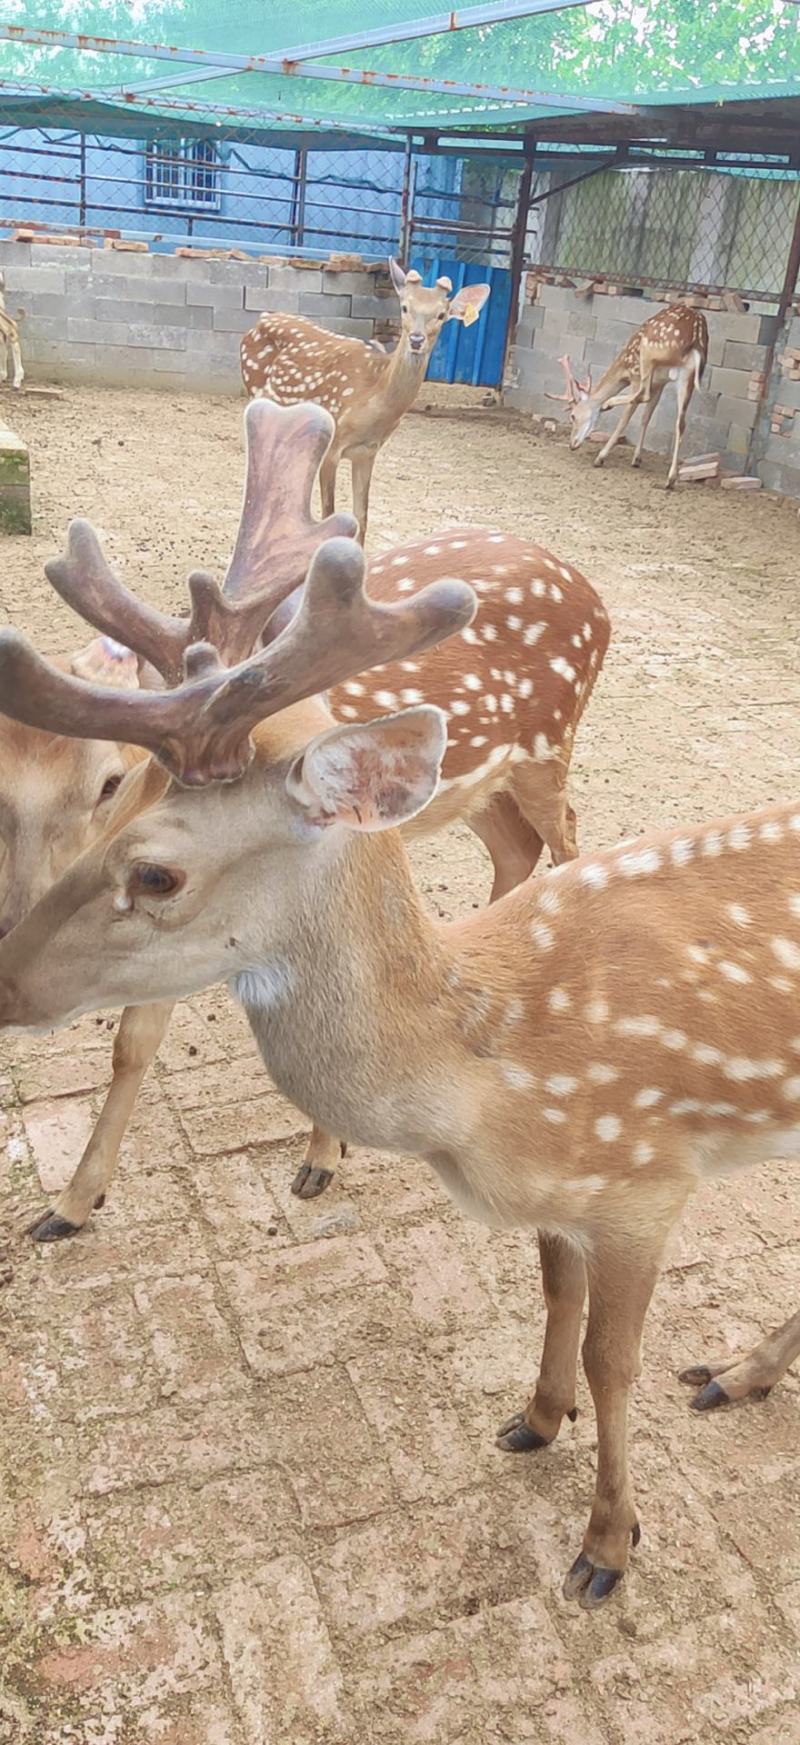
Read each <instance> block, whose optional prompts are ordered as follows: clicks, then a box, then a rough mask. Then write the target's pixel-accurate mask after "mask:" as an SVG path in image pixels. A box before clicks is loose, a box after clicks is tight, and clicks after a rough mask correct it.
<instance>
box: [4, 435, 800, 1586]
mask: <svg viewBox="0 0 800 1745" xmlns="http://www.w3.org/2000/svg"><path fill="white" fill-rule="evenodd" d="M256 410H257V409H256V408H254V407H251V408H250V409H249V413H248V428H249V432H250V440H251V445H252V444H255V445H258V443H259V442H260V440H262V439H264V440H267V437H268V434H269V424H265V423H263V422H261V421H257V420H256V419H255V418H254V417H253V416H252V414H253V413H254V412H255V411H256ZM263 410H267V409H266V408H264V409H263ZM272 416H273V417H274V416H277V417H280V416H281V415H280V414H279V413H278V414H272ZM244 548H245V549H247V548H248V541H247V540H245V541H244ZM69 561H70V558H69V557H68V559H67V563H69ZM248 561H249V562H251V563H252V565H253V569H254V572H255V570H256V569H257V562H258V552H257V548H256V547H255V546H254V545H253V544H252V542H250V544H249V559H248ZM364 572H365V565H364V556H363V552H362V550H361V548H360V546H358V545H357V544H356V543H355V542H354V541H350V540H341V539H336V540H331V541H328V542H326V543H325V544H324V545H323V546H321V547H320V549H319V550H318V551H317V553H316V555H315V556H314V558H313V560H312V562H311V565H310V568H309V573H308V577H307V580H306V583H305V588H304V591H303V597H302V603H301V605H300V608H299V610H298V611H296V612H295V613H294V615H293V616H292V617H291V618H290V621H289V623H288V624H287V625H286V627H285V628H284V630H283V631H282V632H281V633H280V634H279V635H278V636H277V637H276V638H275V639H274V640H273V641H271V642H269V643H268V644H267V645H266V646H265V647H263V648H261V649H260V650H258V651H257V652H256V653H255V654H252V655H250V656H249V657H248V658H245V659H244V660H243V661H241V662H240V663H239V664H237V665H234V666H233V667H231V666H230V665H229V664H228V658H227V657H228V655H229V653H230V649H231V648H232V647H233V646H235V643H236V635H235V630H236V626H235V623H232V622H231V619H232V614H231V613H227V614H226V613H224V612H222V611H219V610H218V611H217V613H216V617H215V622H214V623H213V624H212V622H211V614H210V613H209V612H208V611H206V612H205V613H199V614H198V613H197V611H195V614H194V616H193V622H194V624H195V627H197V628H199V627H200V625H199V619H200V618H202V617H205V622H206V624H207V626H208V629H209V631H211V632H212V635H211V636H210V637H209V638H208V639H206V640H203V641H200V642H197V643H195V644H194V645H192V646H190V647H188V648H187V649H186V651H185V654H184V661H183V668H184V673H183V678H182V680H181V681H180V682H179V683H178V684H177V685H175V686H174V687H173V688H172V689H171V690H168V691H163V692H158V691H151V692H147V691H125V692H123V691H110V690H109V689H107V688H105V687H102V686H99V685H93V684H90V683H87V682H85V681H81V680H79V679H76V678H74V677H72V676H71V675H67V674H65V673H63V672H61V671H59V670H57V669H56V668H55V667H53V666H52V665H50V664H49V663H48V662H47V661H45V660H43V659H42V658H41V657H40V656H38V655H37V654H36V652H35V651H34V649H33V648H32V647H31V645H30V644H29V643H28V642H27V640H26V639H25V638H24V637H23V636H21V635H19V634H18V633H17V632H15V631H11V630H6V631H4V632H3V633H2V635H0V697H2V707H3V710H4V711H5V712H6V713H7V714H8V715H9V716H10V717H11V718H12V719H18V720H22V721H24V722H26V723H27V724H28V725H31V726H36V727H39V728H40V729H41V730H43V731H49V732H53V733H66V734H68V735H69V734H79V733H83V734H87V735H89V734H91V735H92V736H94V737H99V738H108V739H110V740H120V739H124V740H128V741H130V742H132V743H134V744H138V745H140V746H142V747H143V748H144V749H145V750H147V751H148V752H149V753H151V759H152V760H151V761H148V762H147V763H146V764H144V765H142V766H140V767H139V768H138V769H136V770H134V771H133V772H132V773H131V775H130V776H129V777H128V778H127V779H126V781H125V782H124V783H123V784H122V786H121V788H120V789H119V791H118V794H117V795H116V797H115V798H114V799H113V800H112V802H111V804H112V809H113V814H114V815H113V817H112V818H111V819H110V820H109V825H108V828H107V830H106V831H105V833H104V835H103V836H102V837H101V838H100V839H99V840H98V841H97V842H95V843H94V845H93V846H92V847H91V848H90V849H89V850H88V851H87V852H86V853H85V854H84V855H83V856H81V858H80V859H79V860H77V861H76V862H75V863H74V864H73V866H72V867H70V868H69V869H68V871H67V872H66V873H65V874H64V875H63V876H62V878H61V879H59V880H58V881H57V883H56V884H55V885H54V886H53V887H52V888H51V889H50V890H49V891H48V892H47V894H46V895H45V896H44V897H43V898H42V899H41V900H40V902H39V903H38V904H37V905H36V907H35V908H34V909H33V910H32V911H31V912H30V914H29V915H28V916H27V917H26V918H25V919H24V920H23V921H22V922H21V923H20V925H19V926H18V927H17V928H15V929H14V931H13V932H12V933H10V934H9V935H8V936H7V937H6V939H5V940H3V941H2V942H1V943H0V1025H3V1026H14V1027H22V1028H27V1027H32V1026H41V1025H47V1026H50V1025H53V1024H63V1023H65V1022H66V1021H68V1020H69V1019H70V1018H71V1017H73V1016H75V1015H77V1014H78V1013H80V1012H84V1011H89V1010H93V1009H96V1008H101V1007H108V1006H109V1005H114V1004H116V1005H122V1004H125V1003H128V1004H130V1003H132V1002H133V1003H137V1002H145V1001H156V1000H167V999H169V1000H174V999H177V998H179V997H181V996H184V995H189V994H192V993H195V992H198V991H199V990H200V989H201V988H204V987H207V986H209V985H211V984H213V983H215V982H219V981H226V982H227V983H228V984H229V985H230V986H231V987H232V989H233V990H234V992H235V994H236V996H237V997H238V999H239V1000H240V1001H241V1003H242V1005H243V1007H244V1009H245V1011H246V1013H247V1015H248V1018H249V1020H250V1024H251V1027H252V1029H253V1033H254V1035H255V1038H256V1041H257V1043H258V1046H259V1048H260V1051H261V1053H262V1056H263V1059H264V1062H265V1064H266V1066H267V1070H268V1071H269V1073H270V1075H271V1077H272V1079H273V1080H274V1082H275V1083H276V1084H277V1085H278V1087H279V1089H280V1090H281V1091H282V1092H283V1094H284V1095H285V1096H287V1097H290V1098H291V1099H292V1101H293V1102H295V1103H296V1104H299V1105H300V1106H301V1107H303V1108H305V1109H306V1110H307V1111H308V1112H309V1113H311V1114H312V1115H313V1117H314V1119H315V1120H316V1121H317V1122H318V1123H320V1125H322V1126H324V1127H326V1128H327V1129H328V1130H331V1131H336V1132H337V1133H340V1134H342V1135H343V1136H345V1137H346V1138H347V1139H349V1140H353V1141H356V1142H358V1143H361V1144H364V1145H368V1146H371V1147H373V1148H378V1149H381V1150H385V1151H389V1152H398V1153H412V1154H415V1155H417V1156H419V1157H421V1158H424V1159H426V1160H427V1161H428V1162H429V1163H430V1164H431V1165H432V1166H433V1168H434V1169H435V1170H436V1171H437V1172H438V1174H439V1176H440V1178H441V1179H442V1181H443V1183H444V1184H445V1186H446V1187H447V1189H448V1190H449V1192H450V1193H451V1194H452V1196H453V1197H454V1198H455V1200H456V1201H457V1202H459V1203H460V1204H461V1206H462V1207H463V1208H464V1210H465V1211H466V1212H468V1213H469V1214H470V1215H472V1216H476V1217H478V1218H480V1219H482V1220H484V1221H485V1222H487V1223H488V1224H490V1225H496V1226H506V1227H507V1226H513V1227H523V1228H528V1229H531V1230H533V1229H537V1230H538V1231H539V1232H540V1248H541V1255H542V1267H543V1274H544V1284H545V1296H546V1301H547V1309H548V1314H547V1328H546V1333H545V1341H544V1350H543V1354H542V1363H541V1369H540V1374H539V1379H538V1382H537V1386H536V1391H535V1393H534V1396H533V1398H532V1400H531V1401H530V1402H529V1404H528V1405H527V1406H526V1407H525V1408H524V1409H523V1410H522V1411H520V1412H518V1413H517V1414H516V1415H515V1416H514V1417H512V1418H511V1419H510V1420H509V1421H508V1422H507V1423H506V1424H505V1425H504V1426H503V1427H502V1429H501V1430H500V1432H499V1437H498V1441H499V1445H500V1447H501V1448H503V1449H505V1450H507V1451H509V1452H525V1451H529V1450H535V1449H538V1448H541V1447H543V1446H544V1445H546V1444H547V1443H549V1442H551V1441H552V1440H553V1438H554V1437H555V1436H556V1435H557V1433H558V1430H559V1427H560V1425H561V1423H562V1421H563V1419H564V1418H565V1417H570V1416H573V1415H574V1410H575V1386H576V1366H577V1355H578V1346H579V1337H580V1326H581V1314H582V1306H583V1301H584V1296H585V1295H586V1293H587V1289H588V1298H589V1319H588V1327H587V1332H586V1337H585V1341H584V1345H583V1359H584V1366H585V1370H586V1374H587V1378H588V1382H589V1387H590V1389H591V1393H592V1397H593V1401H594V1407H595V1413H596V1418H597V1434H598V1456H597V1475H596V1486H595V1495H594V1501H593V1504H592V1509H591V1514H590V1517H589V1522H588V1525H587V1529H586V1532H585V1534H584V1539H583V1545H582V1549H581V1551H580V1552H579V1554H578V1556H577V1558H576V1559H575V1561H574V1563H573V1564H572V1566H571V1568H570V1570H569V1571H568V1574H567V1576H566V1580H565V1591H566V1593H567V1594H568V1595H570V1596H576V1597H578V1598H579V1599H580V1601H581V1603H582V1604H583V1605H585V1606H588V1607H594V1606H597V1605H600V1604H601V1603H602V1602H603V1601H604V1600H605V1599H606V1598H607V1597H608V1595H609V1594H610V1592H611V1591H612V1589H613V1588H614V1586H615V1585H616V1583H617V1582H618V1581H619V1579H620V1577H621V1575H622V1574H623V1572H624V1570H625V1568H626V1566H627V1563H628V1558H629V1551H630V1545H631V1542H633V1543H636V1542H637V1541H638V1538H639V1527H638V1521H637V1513H636V1505H635V1502H634V1496H633V1490H632V1486H631V1481H630V1475H629V1470H628V1454H627V1411H628V1397H629V1392H630V1387H631V1384H632V1382H633V1380H634V1379H635V1377H636V1375H637V1373H638V1368H639V1352H640V1338H641V1332H642V1325H643V1321H644V1317H645V1313H646V1309H647V1306H648V1303H649V1300H650V1296H651V1293H652V1290H653V1287H654V1284H655V1281H656V1278H657V1275H658V1271H659V1266H660V1263H661V1259H662V1255H663V1252H664V1247H665V1243H666V1240H667V1237H668V1234H669V1232H670V1229H671V1228H672V1226H673V1224H674V1223H675V1221H676V1219H677V1218H678V1216H679V1214H680V1212H681V1210H682V1208H683V1206H684V1204H685V1202H686V1200H687V1198H688V1196H689V1195H690V1193H691V1192H692V1190H693V1188H695V1187H696V1186H697V1185H698V1183H699V1182H700V1181H701V1180H703V1179H704V1178H706V1177H708V1176H709V1175H714V1174H717V1173H719V1172H721V1171H727V1170H730V1169H733V1168H738V1167H741V1166H744V1165H746V1164H749V1163H754V1162H757V1161H759V1160H760V1159H763V1158H769V1157H775V1156H776V1155H786V1156H789V1155H796V1154H797V1153H798V1151H799V1150H800V1122H798V1112H799V1111H800V1071H799V1070H798V1052H797V1051H798V1047H800V1043H799V1042H798V1037H797V1034H796V1032H797V995H798V989H799V988H800V903H798V894H797V893H798V888H800V812H798V810H797V808H796V807H794V806H791V805H782V806H781V805H773V806H770V807H769V808H767V809H765V810H764V811H762V812H759V813H756V814H754V815H752V816H750V817H743V818H735V819H726V820H724V821H723V822H721V823H716V824H713V825H710V826H693V827H692V828H689V829H685V830H667V831H656V832H653V833H651V834H650V835H648V836H646V837H644V838H641V839H639V840H638V841H636V842H634V843H629V844H622V845H618V846H617V847H615V848H613V849H611V850H607V851H605V852H602V853H599V854H593V855H591V856H589V857H585V858H583V859H579V860H576V861H573V862H571V863H569V864H564V865H562V866H561V867H559V868H556V869H555V870H554V871H553V872H552V873H550V874H548V875H546V876H544V877H542V878H539V879H536V880H526V881H525V883H524V884H522V885H520V886H518V887H517V888H516V889H515V890H513V891H511V892H510V893H509V894H508V895H506V896H505V897H503V898H502V899H501V900H500V901H498V902H496V903H494V904H492V905H490V906H489V907H488V908H487V909H484V910H482V911H480V912H478V913H475V914H473V915H471V916H470V917H468V918H467V919H466V920H465V921H460V922H457V923H450V924H441V923H439V924H437V923H436V922H434V921H431V920H430V919H429V918H428V916H427V915H426V913H425V911H424V909H423V906H422V903H421V901H420V899H419V897H418V895H417V892H416V891H415V888H414V885H413V882H412V879H411V876H410V872H409V868H408V864H407V859H406V855H405V850H404V847H403V844H402V841H401V837H400V834H399V831H398V829H397V828H396V826H399V825H402V824H403V823H405V822H408V821H410V820H412V819H413V818H414V817H415V816H416V815H417V813H418V812H419V811H420V810H421V809H422V808H423V807H424V806H425V805H426V804H427V803H428V801H429V800H430V799H431V798H432V797H433V795H434V794H435V792H436V787H437V782H438V776H439V768H440V764H441V760H442V756H443V753H444V748H445V742H446V724H445V721H444V718H443V716H442V713H441V711H440V710H438V709H436V708H434V707H432V706H431V705H429V704H424V703H422V704H412V705H410V706H409V707H408V708H406V709H402V710H399V711H396V712H393V713H391V714H389V715H386V716H384V717H382V718H378V719H376V720H373V721H371V722H352V723H349V722H346V723H338V724H336V723H334V721H333V719H332V716H331V714H330V711H329V710H328V708H327V706H326V704H325V702H324V701H323V695H322V694H323V693H325V692H326V691H329V690H330V689H331V687H332V686H334V685H340V684H344V683H348V682H353V679H354V676H355V675H356V674H357V673H360V674H361V675H362V680H363V675H364V674H366V673H367V672H369V671H371V670H373V668H374V667H376V666H380V667H385V666H386V665H387V664H388V663H390V662H402V661H411V660H415V659H416V657H417V656H418V655H419V653H420V651H421V650H422V649H423V648H424V647H425V646H427V645H430V644H431V643H433V642H435V641H436V640H437V639H439V638H442V637H444V636H445V635H447V634H448V633H453V634H456V633H458V632H459V631H463V630H464V628H467V627H469V625H470V623H471V622H472V621H473V614H474V611H475V606H476V598H475V595H474V593H473V592H472V590H471V589H470V588H469V587H468V586H467V585H466V584H465V583H464V582H463V581H461V580H459V579H450V580H444V579H443V580H440V581H438V582H436V583H434V584H433V585H432V586H430V587H427V588H425V589H424V590H423V591H422V592H421V593H410V594H409V595H408V596H407V597H406V596H403V597H402V598H401V599H399V600H398V601H397V602H396V603H394V604H392V605H385V604H383V603H380V602H377V601H374V600H370V599H369V597H368V596H367V595H366V594H365V592H364V586H363V582H364ZM51 575H52V571H51ZM206 581H207V578H206ZM193 594H194V602H195V608H197V605H198V590H197V584H196V582H195V583H194V584H193ZM110 599H111V590H109V601H110ZM129 600H130V596H128V595H125V596H124V598H123V599H122V601H121V603H120V608H119V609H120V611H121V612H126V611H127V601H129ZM209 600H210V596H209V594H208V593H207V594H206V606H208V604H209ZM218 605H219V602H218V601H217V606H218ZM128 629H129V631H130V632H131V633H133V632H134V631H135V630H136V625H135V623H134V622H129V625H128ZM143 629H144V632H145V634H144V635H143V637H142V643H143V646H142V649H141V652H142V653H143V654H144V655H145V656H147V655H148V649H147V647H146V646H144V644H146V643H147V640H148V638H147V626H146V625H145V626H144V627H143ZM131 640H133V635H132V634H131ZM134 645H136V644H134ZM799 1320H800V1318H799V1317H797V1316H795V1317H793V1318H792V1321H791V1322H789V1323H787V1326H786V1327H785V1328H784V1329H781V1331H780V1333H779V1334H776V1335H772V1336H770V1337H769V1338H767V1339H765V1340H763V1341H762V1342H761V1344H760V1345H759V1347H758V1348H757V1350H756V1351H755V1352H754V1353H752V1354H751V1355H750V1356H749V1357H748V1358H746V1359H744V1360H736V1359H734V1360H731V1362H730V1364H729V1365H728V1367H727V1368H721V1367H720V1366H718V1365H716V1364H713V1365H707V1366H700V1370H699V1373H700V1375H701V1377H702V1378H703V1383H704V1385H703V1386H702V1389H701V1392H700V1394H699V1395H698V1397H697V1399H696V1400H695V1402H694V1403H695V1405H696V1406H697V1407H698V1408H701V1409H705V1408H707V1407H709V1406H714V1405H716V1404H719V1403H721V1402H722V1401H724V1400H726V1399H737V1398H740V1397H742V1395H743V1394H744V1393H745V1392H747V1391H749V1390H750V1389H752V1388H753V1387H755V1386H758V1387H769V1386H771V1385H772V1384H773V1383H774V1381H775V1380H776V1379H777V1378H778V1376H779V1375H780V1374H781V1373H783V1370H784V1369H785V1368H786V1365H787V1364H788V1363H789V1362H790V1361H791V1360H792V1357H793V1356H794V1355H796V1353H797V1351H798V1349H800V1326H798V1321H799ZM690 1373H691V1374H693V1375H697V1374H698V1371H697V1370H695V1371H693V1372H690Z"/></svg>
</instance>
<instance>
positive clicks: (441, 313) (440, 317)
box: [436, 309, 447, 321]
mask: <svg viewBox="0 0 800 1745" xmlns="http://www.w3.org/2000/svg"><path fill="white" fill-rule="evenodd" d="M446 314H447V310H446V309H440V310H439V313H438V315H437V317H436V319H437V321H444V318H445V316H446Z"/></svg>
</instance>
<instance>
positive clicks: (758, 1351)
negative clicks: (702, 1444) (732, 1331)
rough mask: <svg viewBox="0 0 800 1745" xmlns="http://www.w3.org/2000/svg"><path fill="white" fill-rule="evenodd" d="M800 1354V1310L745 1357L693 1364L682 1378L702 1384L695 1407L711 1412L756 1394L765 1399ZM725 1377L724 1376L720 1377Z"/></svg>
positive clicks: (756, 1396) (758, 1397) (693, 1383)
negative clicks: (718, 1407)
mask: <svg viewBox="0 0 800 1745" xmlns="http://www.w3.org/2000/svg"><path fill="white" fill-rule="evenodd" d="M798 1354H800V1313H797V1314H794V1315H790V1316H789V1319H788V1321H784V1323H783V1326H782V1327H778V1328H777V1329H776V1331H775V1332H774V1333H768V1334H767V1337H766V1339H762V1340H761V1343H760V1344H759V1345H755V1346H754V1347H753V1350H752V1351H748V1352H747V1354H746V1356H744V1357H721V1358H718V1359H716V1360H713V1359H712V1361H711V1362H710V1363H697V1364H693V1365H692V1367H691V1368H690V1369H684V1370H682V1371H681V1375H680V1380H681V1381H685V1382H688V1383H689V1385H690V1386H691V1387H697V1386H699V1387H700V1392H699V1394H695V1397H694V1399H693V1400H692V1402H691V1403H692V1406H693V1408H694V1410H695V1411H696V1412H711V1411H713V1410H714V1408H715V1407H716V1406H728V1405H732V1404H733V1402H734V1401H735V1400H746V1399H747V1397H748V1395H750V1394H752V1395H754V1396H755V1398H757V1399H760V1400H765V1399H766V1397H767V1394H768V1393H769V1392H770V1391H771V1389H772V1388H774V1386H775V1384H776V1382H779V1381H780V1379H781V1376H783V1375H785V1374H786V1371H787V1369H788V1368H789V1365H790V1363H793V1362H794V1360H795V1358H796V1357H797V1356H798ZM720 1378H721V1379H720Z"/></svg>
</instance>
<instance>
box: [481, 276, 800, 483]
mask: <svg viewBox="0 0 800 1745" xmlns="http://www.w3.org/2000/svg"><path fill="white" fill-rule="evenodd" d="M664 308H665V304H664V303H663V302H654V301H651V300H650V299H649V298H648V297H646V296H642V297H636V296H621V297H609V296H606V295H603V294H595V296H594V297H592V298H591V299H590V300H589V301H588V302H587V301H586V300H584V299H582V298H578V297H576V295H575V292H574V291H573V290H570V289H569V288H566V287H560V286H556V285H546V284H540V285H539V286H538V293H537V298H536V301H535V302H533V303H526V304H525V305H524V306H523V310H522V314H521V317H520V321H519V326H518V328H517V334H516V339H515V343H514V345H513V347H512V349H511V352H510V355H509V362H508V368H507V373H506V381H505V385H504V391H503V399H504V401H505V403H506V405H508V406H514V407H517V408H519V409H520V410H522V411H529V412H544V413H547V414H548V415H550V416H551V417H553V416H559V415H560V414H559V408H558V407H556V406H554V405H553V402H552V401H551V400H548V399H547V398H546V392H547V391H549V392H551V393H555V394H560V393H563V391H564V377H563V373H562V370H561V367H560V365H559V362H558V359H559V357H562V356H563V355H564V353H565V352H567V353H568V354H569V356H570V358H571V360H572V366H573V369H574V371H575V373H576V375H579V376H583V375H586V374H587V373H588V371H589V369H591V372H592V376H593V380H594V382H595V383H597V382H598V381H599V379H600V376H601V375H602V373H603V371H604V370H605V369H607V368H608V365H609V364H610V363H611V362H612V361H613V359H614V358H615V357H616V355H617V353H618V351H620V349H621V348H622V346H623V345H625V344H626V342H627V341H628V340H629V339H630V337H631V335H632V334H633V333H635V332H636V329H637V327H640V326H641V324H642V322H643V321H646V320H647V318H648V316H650V315H655V314H658V313H660V314H663V311H664ZM706 320H707V321H708V330H709V353H708V365H707V368H706V372H705V375H704V377H703V382H702V385H701V387H700V389H699V391H697V392H695V393H694V394H693V396H692V401H691V405H690V408H689V415H688V418H687V423H686V434H685V437H684V440H683V446H682V452H683V453H684V454H686V455H689V454H692V453H693V452H694V453H695V454H698V453H703V454H705V453H707V452H709V451H712V450H713V451H715V450H719V452H720V454H721V455H722V458H723V464H724V465H726V466H728V467H729V468H731V469H732V470H734V471H742V470H743V466H744V460H745V456H746V455H747V451H748V444H749V443H750V440H751V434H752V431H753V428H754V425H755V423H756V419H757V416H758V410H759V405H758V392H759V387H760V381H761V379H763V371H764V369H765V366H766V363H767V358H768V348H769V346H770V345H771V344H772V342H773V340H774V338H775V316H774V315H772V314H768V313H766V312H759V311H757V310H756V311H753V310H751V311H749V312H748V313H747V314H742V315H737V314H728V313H716V312H714V311H713V310H709V311H708V312H707V313H706ZM798 344H800V341H798ZM798 386H800V384H798ZM561 415H563V416H565V415H566V408H563V411H562V414H561ZM618 416H619V414H618V413H617V412H607V413H604V414H603V416H602V418H601V421H600V425H599V426H598V428H600V429H603V430H607V431H609V432H610V431H611V430H612V429H613V426H614V420H615V418H616V417H618ZM637 429H638V415H637V416H636V417H635V418H634V420H633V421H632V423H631V425H630V426H629V435H630V436H632V437H633V438H634V439H635V436H636V432H637ZM674 429H675V395H674V391H671V390H670V388H669V387H668V388H667V390H666V391H665V393H664V395H663V397H662V399H661V402H660V404H659V406H658V408H657V410H656V412H655V413H654V415H653V419H652V422H651V424H650V428H649V430H648V433H647V447H648V448H652V449H655V450H657V451H660V452H661V453H666V452H668V450H669V449H670V446H671V443H672V440H673V436H674ZM798 443H799V444H800V422H798ZM799 464H800V463H799ZM764 482H765V483H766V482H767V481H766V479H765V481H764ZM798 495H800V478H799V479H798Z"/></svg>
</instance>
